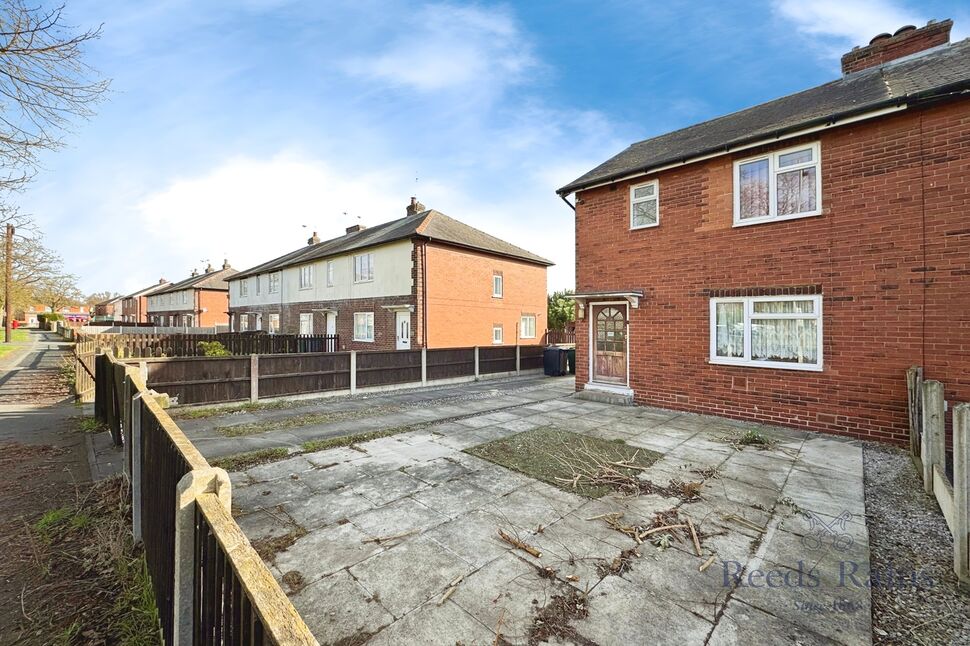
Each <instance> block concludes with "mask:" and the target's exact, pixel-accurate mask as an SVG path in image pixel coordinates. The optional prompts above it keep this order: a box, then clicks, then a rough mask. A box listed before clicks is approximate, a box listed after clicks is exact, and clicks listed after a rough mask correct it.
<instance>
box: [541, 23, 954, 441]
mask: <svg viewBox="0 0 970 646" xmlns="http://www.w3.org/2000/svg"><path fill="white" fill-rule="evenodd" d="M951 25H952V22H950V21H944V22H939V23H936V22H931V23H930V24H928V25H926V26H924V27H922V28H919V29H917V28H915V27H911V26H910V27H904V28H902V29H900V30H898V31H897V32H896V33H895V34H894V35H892V36H890V35H888V34H885V35H882V36H877V37H876V38H874V39H873V40H872V42H871V43H870V44H869V45H868V46H866V47H861V48H855V49H853V50H852V51H851V52H848V53H847V54H845V56H843V57H842V71H843V75H842V76H841V78H838V79H835V80H833V81H831V82H829V83H826V84H824V85H820V86H818V87H814V88H811V89H808V90H805V91H802V92H799V93H796V94H791V95H788V96H785V97H782V98H779V99H776V100H773V101H770V102H768V103H763V104H761V105H756V106H754V107H751V108H748V109H746V110H741V111H739V112H735V113H733V114H729V115H727V116H723V117H719V118H717V119H713V120H711V121H707V122H704V123H700V124H697V125H694V126H690V127H689V128H685V129H683V130H678V131H675V132H671V133H668V134H664V135H661V136H659V137H655V138H653V139H648V140H646V141H641V142H638V143H634V144H633V145H631V146H629V147H628V148H627V149H626V150H623V151H622V152H620V153H619V154H617V155H616V156H615V157H613V158H612V159H609V160H607V161H606V162H604V163H603V164H601V165H600V166H598V167H596V168H594V169H592V170H591V171H589V172H588V173H586V174H585V175H583V176H582V177H580V178H578V179H576V180H575V181H573V182H571V183H569V184H568V185H566V186H564V187H562V188H560V189H559V191H558V192H559V194H560V195H561V196H567V195H570V194H575V201H576V206H575V210H576V288H577V289H576V291H577V293H576V295H575V296H576V300H577V301H578V313H577V315H578V321H577V332H576V341H577V343H576V345H577V362H576V363H577V366H576V368H577V372H576V387H577V388H578V389H583V390H588V391H600V394H591V395H588V396H591V397H609V396H614V397H615V396H621V397H624V396H625V397H628V398H632V399H634V400H635V401H636V402H639V403H642V404H649V405H654V406H662V407H665V408H673V409H679V410H689V411H696V412H704V413H713V414H718V415H725V416H730V417H737V418H746V419H752V420H759V421H765V422H769V423H780V424H786V425H791V426H798V427H803V428H809V429H814V430H820V431H828V432H833V433H841V434H849V435H854V436H857V437H863V438H867V439H882V440H893V441H897V442H906V441H908V418H907V392H906V369H907V368H908V367H910V366H912V365H922V366H923V367H924V369H925V374H926V376H927V378H928V379H937V380H940V381H942V382H944V383H945V385H946V388H947V390H946V398H947V399H948V400H963V401H966V400H967V399H970V216H968V214H970V39H967V40H963V41H961V42H957V43H952V44H950V42H949V34H950V27H951ZM602 393H605V394H602Z"/></svg>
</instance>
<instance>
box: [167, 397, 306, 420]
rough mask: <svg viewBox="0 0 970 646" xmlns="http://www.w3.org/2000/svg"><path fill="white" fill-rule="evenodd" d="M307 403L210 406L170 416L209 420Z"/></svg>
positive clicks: (172, 412) (173, 413)
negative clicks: (221, 416)
mask: <svg viewBox="0 0 970 646" xmlns="http://www.w3.org/2000/svg"><path fill="white" fill-rule="evenodd" d="M305 404H306V402H305V401H292V402H290V401H275V402H259V403H254V402H246V403H245V404H238V405H234V406H208V407H205V408H185V409H178V408H176V409H173V410H170V411H169V414H170V415H171V416H172V418H174V419H208V418H210V417H219V416H220V415H232V414H233V413H255V412H257V411H262V410H280V409H282V408H291V407H293V406H303V405H305Z"/></svg>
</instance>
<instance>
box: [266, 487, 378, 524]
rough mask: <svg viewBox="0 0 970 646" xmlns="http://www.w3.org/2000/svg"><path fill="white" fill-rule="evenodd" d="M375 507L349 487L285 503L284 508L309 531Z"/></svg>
mask: <svg viewBox="0 0 970 646" xmlns="http://www.w3.org/2000/svg"><path fill="white" fill-rule="evenodd" d="M373 508H374V503H372V502H371V501H370V500H368V499H367V498H365V497H364V496H361V495H360V494H357V493H354V492H353V491H349V490H347V489H343V490H339V491H336V492H328V493H317V494H313V495H311V496H309V497H307V498H303V499H299V500H297V499H295V500H292V501H290V502H287V503H285V504H284V505H283V509H285V510H286V513H288V514H289V515H290V518H292V519H293V520H294V522H296V523H297V524H298V525H300V526H301V527H303V529H305V530H307V531H311V530H313V529H316V528H317V527H322V526H324V525H330V524H332V523H335V522H337V521H339V520H343V519H345V518H349V517H351V516H355V515H357V514H360V513H362V512H364V511H367V510H368V509H373Z"/></svg>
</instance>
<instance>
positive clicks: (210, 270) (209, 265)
mask: <svg viewBox="0 0 970 646" xmlns="http://www.w3.org/2000/svg"><path fill="white" fill-rule="evenodd" d="M214 271H215V269H214V268H213V267H212V263H211V262H210V263H209V264H208V265H207V266H206V268H205V273H207V274H211V273H212V272H214Z"/></svg>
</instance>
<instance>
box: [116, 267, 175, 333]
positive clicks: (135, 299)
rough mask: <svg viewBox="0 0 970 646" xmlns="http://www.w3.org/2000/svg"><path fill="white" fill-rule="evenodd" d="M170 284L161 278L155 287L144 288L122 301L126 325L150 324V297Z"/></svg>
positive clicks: (123, 319) (122, 316) (122, 318)
mask: <svg viewBox="0 0 970 646" xmlns="http://www.w3.org/2000/svg"><path fill="white" fill-rule="evenodd" d="M168 284H169V282H168V281H167V280H165V279H164V278H160V279H159V280H158V282H157V283H155V284H154V285H149V286H148V287H143V288H141V289H139V290H138V291H135V292H132V293H130V294H128V295H127V296H124V297H122V299H121V320H122V321H124V322H125V323H148V297H149V296H150V295H152V294H154V293H155V292H157V291H159V290H161V289H164V288H165V286H166V285H168Z"/></svg>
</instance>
